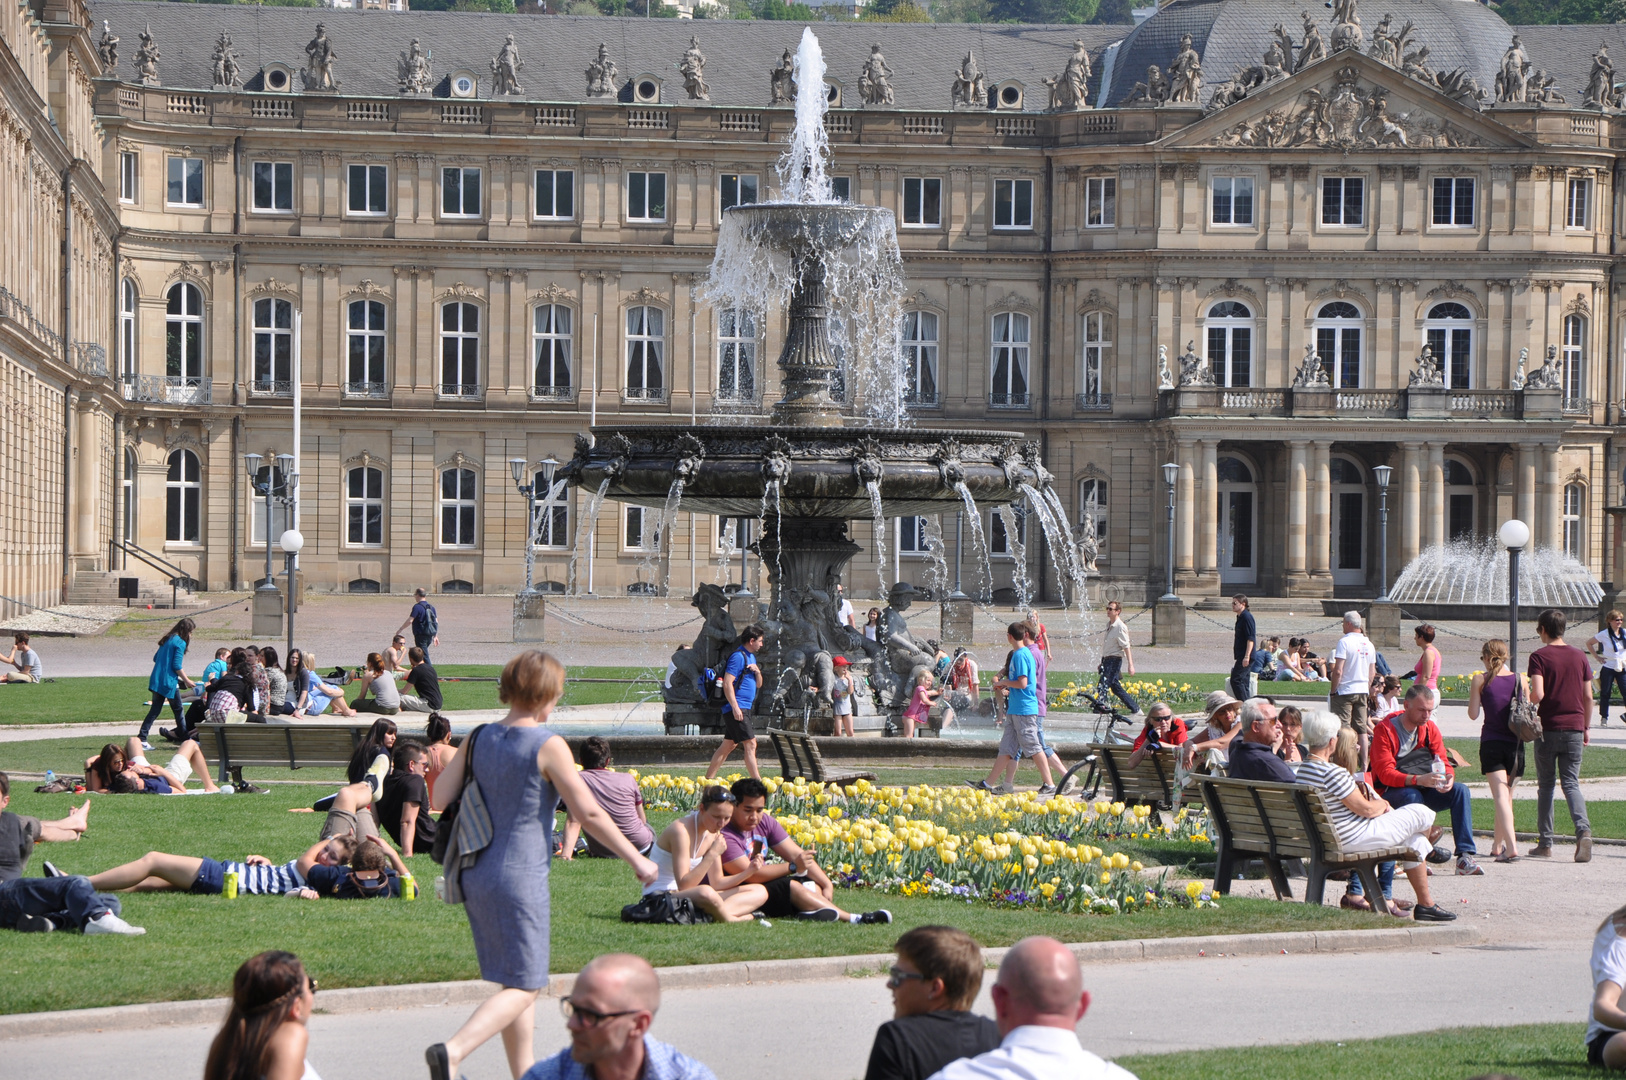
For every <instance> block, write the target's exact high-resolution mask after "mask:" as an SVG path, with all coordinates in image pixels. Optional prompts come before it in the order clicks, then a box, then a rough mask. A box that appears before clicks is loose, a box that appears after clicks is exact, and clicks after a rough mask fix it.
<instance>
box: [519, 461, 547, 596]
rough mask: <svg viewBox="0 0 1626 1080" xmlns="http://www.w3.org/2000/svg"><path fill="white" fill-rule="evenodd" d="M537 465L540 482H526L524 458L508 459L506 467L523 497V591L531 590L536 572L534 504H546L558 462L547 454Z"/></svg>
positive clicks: (535, 515) (535, 518)
mask: <svg viewBox="0 0 1626 1080" xmlns="http://www.w3.org/2000/svg"><path fill="white" fill-rule="evenodd" d="M537 467H538V468H539V469H540V470H541V483H540V484H537V483H526V480H528V479H530V478H529V477H527V476H526V475H525V472H526V470H525V459H524V458H518V457H517V458H509V459H508V468H509V469H510V471H512V472H513V474H514V488H515V490H517V491H518V492H519V493H520V495H521V496H522V497H523V498H524V499H525V590H524V591H525V592H531V591H532V588H531V582H532V578H533V577H534V575H535V572H536V521H537V514H536V504H537V502H538V501H541V502H543V503H544V504H546V502H547V499H548V496H549V495H551V494H553V477H554V474H555V473H556V472H557V471H558V469H559V462H558V461H557V460H556V459H555V458H554V457H553V455H552V454H549V455H548V456H547V457H545V458H543V459H542V461H541V462H540V463H539V465H538V466H537Z"/></svg>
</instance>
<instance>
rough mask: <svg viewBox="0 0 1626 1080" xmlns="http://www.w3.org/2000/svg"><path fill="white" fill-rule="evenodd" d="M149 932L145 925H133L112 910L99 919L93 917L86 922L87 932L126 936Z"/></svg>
mask: <svg viewBox="0 0 1626 1080" xmlns="http://www.w3.org/2000/svg"><path fill="white" fill-rule="evenodd" d="M146 932H147V928H146V927H144V926H131V925H130V924H129V923H127V922H125V921H124V920H123V919H121V918H119V917H118V916H117V915H115V914H113V913H112V912H111V911H109V912H107V913H106V914H104V915H103V916H102V917H101V918H99V919H92V920H90V921H89V922H88V923H86V924H85V933H87V934H123V935H124V936H125V937H140V936H141V935H142V934H145V933H146Z"/></svg>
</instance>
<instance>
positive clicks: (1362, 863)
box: [1193, 776, 1413, 904]
mask: <svg viewBox="0 0 1626 1080" xmlns="http://www.w3.org/2000/svg"><path fill="white" fill-rule="evenodd" d="M1193 782H1194V783H1196V784H1197V785H1198V787H1199V788H1200V789H1201V791H1202V796H1203V801H1204V802H1205V803H1207V804H1208V813H1209V817H1210V818H1211V819H1212V820H1213V828H1214V842H1215V846H1216V847H1217V848H1218V850H1219V865H1218V866H1217V867H1215V870H1214V891H1215V892H1218V893H1229V892H1230V891H1231V878H1232V876H1233V875H1234V874H1235V872H1236V867H1237V863H1238V862H1239V860H1241V859H1246V858H1257V859H1260V860H1261V861H1263V862H1264V864H1265V869H1266V870H1267V871H1268V872H1269V874H1270V883H1271V885H1272V886H1274V888H1275V890H1276V899H1278V900H1291V899H1292V898H1293V890H1292V888H1291V887H1289V885H1288V884H1287V874H1286V872H1285V871H1284V870H1283V868H1282V860H1284V859H1294V858H1296V859H1302V860H1303V861H1304V864H1305V870H1306V874H1307V876H1308V878H1309V880H1308V881H1307V882H1306V884H1305V890H1304V899H1305V903H1309V904H1319V903H1321V899H1322V895H1323V894H1324V893H1325V891H1326V887H1327V875H1328V873H1330V872H1332V871H1334V870H1348V871H1350V872H1352V873H1355V874H1359V875H1360V879H1361V884H1362V886H1363V887H1364V888H1365V890H1366V895H1367V896H1382V895H1383V891H1382V888H1381V886H1379V884H1378V871H1377V867H1378V863H1380V862H1386V861H1388V860H1390V859H1402V860H1403V859H1408V858H1412V857H1413V854H1412V851H1411V849H1410V848H1405V847H1392V848H1383V849H1381V850H1379V851H1361V852H1346V851H1344V850H1343V848H1342V846H1341V845H1340V844H1339V842H1338V836H1337V834H1336V833H1334V832H1333V828H1332V820H1331V819H1330V818H1329V817H1328V816H1327V804H1326V802H1325V801H1324V799H1323V797H1322V794H1321V790H1320V789H1319V788H1314V787H1310V786H1309V785H1307V784H1284V783H1280V782H1276V781H1267V780H1236V779H1232V778H1230V777H1224V776H1197V777H1194V778H1193Z"/></svg>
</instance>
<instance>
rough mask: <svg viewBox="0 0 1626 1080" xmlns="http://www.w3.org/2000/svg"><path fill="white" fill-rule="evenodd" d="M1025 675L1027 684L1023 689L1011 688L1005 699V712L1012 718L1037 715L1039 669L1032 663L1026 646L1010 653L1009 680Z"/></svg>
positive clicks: (1031, 656)
mask: <svg viewBox="0 0 1626 1080" xmlns="http://www.w3.org/2000/svg"><path fill="white" fill-rule="evenodd" d="M1024 675H1026V676H1027V679H1028V684H1027V686H1025V687H1015V686H1013V687H1011V696H1010V697H1009V698H1008V699H1006V703H1005V711H1006V712H1007V713H1010V714H1011V715H1013V716H1038V715H1039V693H1038V691H1039V669H1038V667H1037V666H1036V665H1035V664H1034V663H1033V653H1032V652H1031V651H1029V650H1028V648H1027V647H1026V646H1023V647H1021V648H1019V649H1016V650H1015V651H1013V652H1012V653H1011V664H1010V668H1009V674H1008V675H1007V678H1009V679H1010V680H1011V681H1012V682H1015V681H1016V680H1017V679H1020V678H1021V677H1022V676H1024Z"/></svg>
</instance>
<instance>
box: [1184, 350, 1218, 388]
mask: <svg viewBox="0 0 1626 1080" xmlns="http://www.w3.org/2000/svg"><path fill="white" fill-rule="evenodd" d="M1195 346H1196V342H1195V341H1188V342H1186V351H1185V352H1184V353H1182V354H1181V355H1180V385H1181V386H1213V385H1214V374H1213V372H1211V371H1209V370H1208V361H1206V360H1204V359H1203V358H1202V357H1200V356H1198V355H1197V349H1196V348H1195Z"/></svg>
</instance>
